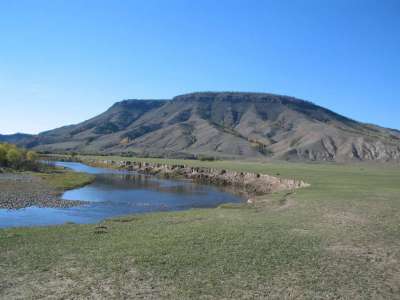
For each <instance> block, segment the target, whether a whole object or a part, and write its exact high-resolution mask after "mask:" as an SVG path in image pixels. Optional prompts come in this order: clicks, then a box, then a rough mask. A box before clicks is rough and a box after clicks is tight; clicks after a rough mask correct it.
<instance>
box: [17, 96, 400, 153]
mask: <svg viewBox="0 0 400 300" xmlns="http://www.w3.org/2000/svg"><path fill="white" fill-rule="evenodd" d="M22 143H23V144H24V145H26V146H27V147H33V148H35V149H37V150H42V151H53V152H54V151H55V152H64V151H77V152H83V153H103V154H111V153H113V154H121V153H133V154H136V155H148V156H169V157H179V156H180V157H191V156H198V155H204V156H217V157H226V158H227V157H232V158H270V159H284V160H301V161H349V160H362V161H365V160H368V161H369V160H374V161H375V160H376V161H393V160H400V132H399V131H398V130H394V129H387V128H382V127H379V126H376V125H370V124H364V123H360V122H357V121H354V120H351V119H349V118H346V117H344V116H341V115H339V114H336V113H334V112H332V111H330V110H328V109H325V108H323V107H320V106H318V105H315V104H313V103H311V102H308V101H304V100H300V99H296V98H293V97H288V96H280V95H273V94H263V93H234V92H220V93H217V92H203V93H192V94H186V95H181V96H177V97H175V98H173V99H172V100H125V101H122V102H118V103H116V104H114V105H113V106H112V107H111V108H110V109H108V110H107V111H106V112H104V113H103V114H101V115H99V116H97V117H95V118H93V119H90V120H88V121H85V122H83V123H80V124H77V125H70V126H65V127H62V128H58V129H54V130H50V131H47V132H43V133H41V134H39V135H38V136H35V137H32V138H30V139H29V141H27V140H26V139H23V140H22Z"/></svg>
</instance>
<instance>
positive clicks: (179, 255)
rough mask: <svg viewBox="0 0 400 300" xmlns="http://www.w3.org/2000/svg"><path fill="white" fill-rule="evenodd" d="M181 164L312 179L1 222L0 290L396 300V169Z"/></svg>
mask: <svg viewBox="0 0 400 300" xmlns="http://www.w3.org/2000/svg"><path fill="white" fill-rule="evenodd" d="M101 159H114V160H117V159H118V158H110V157H108V158H104V157H102V158H101ZM124 159H126V158H124ZM140 160H143V159H140ZM147 160H151V161H160V162H167V163H177V162H178V163H182V161H174V160H168V161H167V160H155V159H147ZM184 163H185V164H189V165H202V166H209V167H215V168H225V169H233V170H240V171H255V172H261V173H267V174H271V175H277V174H279V176H281V177H284V178H300V179H303V180H305V181H306V182H308V183H310V184H311V187H308V188H304V189H301V190H298V191H297V192H296V193H295V194H291V195H285V194H283V193H278V194H272V195H269V196H263V197H260V198H258V199H257V202H256V204H255V205H241V206H235V205H225V206H224V207H220V208H217V209H196V210H190V211H184V212H170V213H155V214H148V215H140V216H139V215H138V216H126V217H122V218H119V219H113V220H107V221H105V222H103V223H101V224H96V225H74V224H67V225H64V226H54V227H43V228H18V229H6V230H1V231H0V298H4V299H13V298H76V299H80V298H96V297H97V298H103V299H121V298H133V299H142V298H144V299H147V298H150V299H151V298H153V299H160V298H167V299H191V298H193V299H199V298H200V299H265V298H272V299H285V298H286V299H299V298H300V299H309V298H313V299H315V298H316V299H322V298H323V299H327V298H328V299H400V222H399V220H400V167H396V166H387V165H385V166H378V165H375V166H368V165H363V164H359V165H351V166H350V165H323V164H295V163H264V164H263V163H249V162H246V163H244V162H232V161H216V162H200V161H184Z"/></svg>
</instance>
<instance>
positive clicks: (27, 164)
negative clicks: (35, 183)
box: [0, 143, 39, 170]
mask: <svg viewBox="0 0 400 300" xmlns="http://www.w3.org/2000/svg"><path fill="white" fill-rule="evenodd" d="M38 159H39V155H38V154H37V153H36V152H34V151H27V150H25V149H21V148H18V147H17V146H15V145H12V144H2V143H0V167H7V168H13V169H27V170H33V169H36V168H37V165H38V164H37V161H38Z"/></svg>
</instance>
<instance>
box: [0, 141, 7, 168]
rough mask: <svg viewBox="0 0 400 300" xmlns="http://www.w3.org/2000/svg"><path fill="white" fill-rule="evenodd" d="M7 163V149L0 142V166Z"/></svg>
mask: <svg viewBox="0 0 400 300" xmlns="http://www.w3.org/2000/svg"><path fill="white" fill-rule="evenodd" d="M6 163H7V149H6V147H4V145H2V144H0V166H5V165H6Z"/></svg>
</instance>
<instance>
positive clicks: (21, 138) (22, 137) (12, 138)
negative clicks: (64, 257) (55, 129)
mask: <svg viewBox="0 0 400 300" xmlns="http://www.w3.org/2000/svg"><path fill="white" fill-rule="evenodd" d="M33 137H34V135H31V134H25V133H15V134H5V135H3V134H0V142H4V143H10V144H16V143H24V142H28V141H30V140H31V139H32V138H33Z"/></svg>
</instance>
